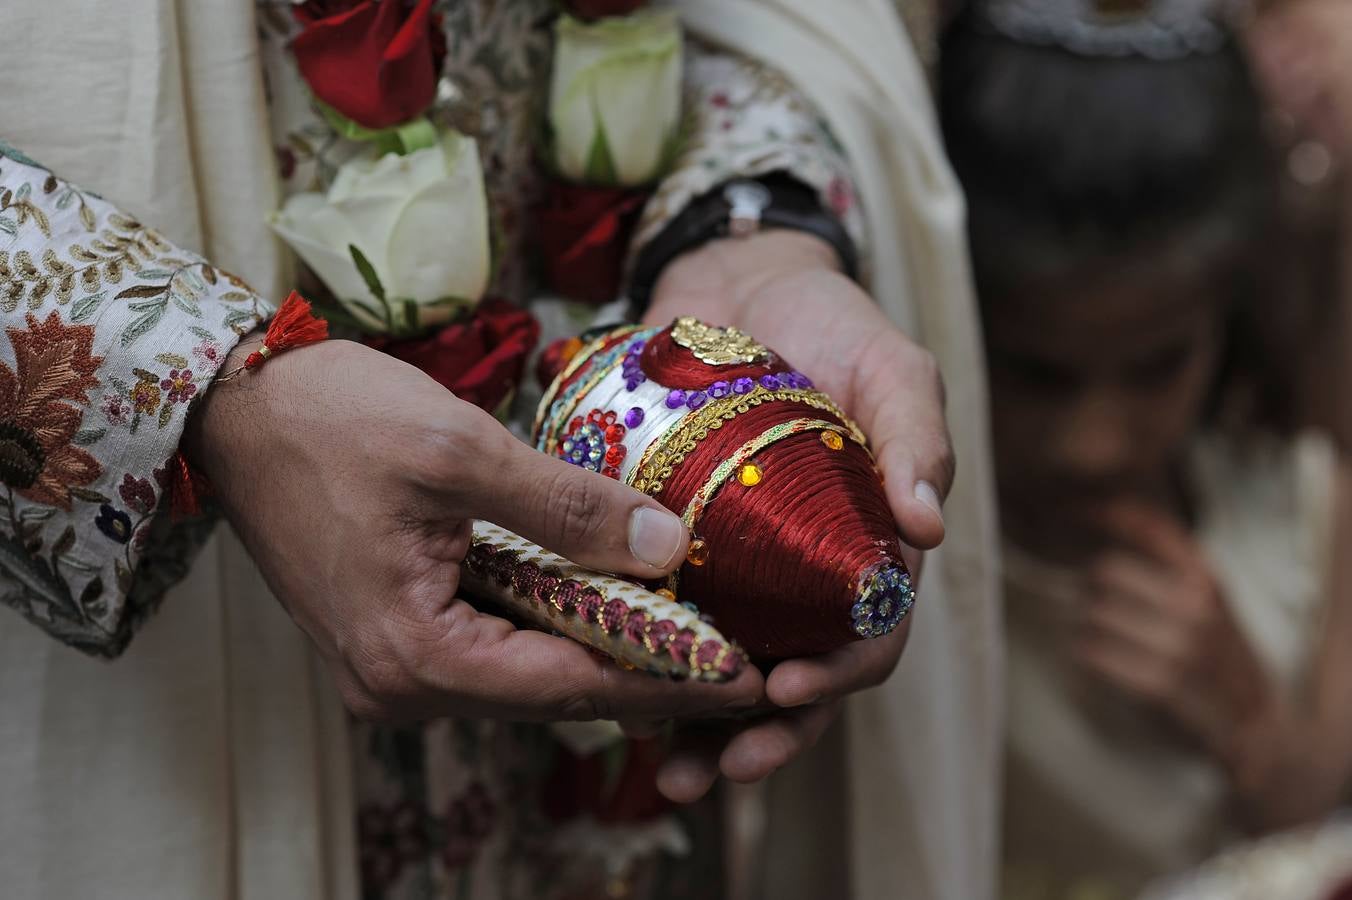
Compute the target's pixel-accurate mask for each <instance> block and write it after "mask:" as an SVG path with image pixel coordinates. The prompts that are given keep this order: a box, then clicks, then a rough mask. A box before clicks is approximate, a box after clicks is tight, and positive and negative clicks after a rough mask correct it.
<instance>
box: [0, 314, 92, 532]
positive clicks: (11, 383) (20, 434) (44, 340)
mask: <svg viewBox="0 0 1352 900" xmlns="http://www.w3.org/2000/svg"><path fill="white" fill-rule="evenodd" d="M27 322H28V329H27V330H24V329H20V328H10V329H7V332H8V334H9V339H10V343H11V344H12V345H13V347H14V355H15V357H16V368H17V373H16V371H15V370H14V369H11V368H10V367H9V366H7V365H5V364H4V363H0V481H3V482H4V484H5V485H6V486H7V487H8V488H9V489H10V490H12V491H14V492H17V493H18V494H19V496H21V497H24V498H26V499H28V500H31V501H33V502H35V503H43V504H47V505H49V506H56V507H60V508H61V509H66V510H68V509H70V508H71V501H70V494H71V489H72V488H75V487H81V486H83V485H87V484H89V483H90V482H92V481H93V480H94V479H95V478H97V477H98V476H99V474H100V472H101V471H102V469H101V467H100V466H99V464H98V462H97V461H96V460H95V459H94V457H92V456H90V455H89V453H87V452H85V451H84V450H81V449H79V448H78V447H76V446H74V445H73V444H72V443H71V440H72V438H74V437H75V433H76V431H78V430H79V428H80V420H81V419H82V418H83V415H84V414H83V413H82V412H81V411H80V410H79V409H77V408H75V407H74V406H71V405H70V404H69V403H65V402H62V401H75V402H77V403H80V404H82V405H88V403H89V396H88V393H87V392H88V391H89V389H90V388H94V387H98V384H99V380H98V379H97V378H96V377H95V376H94V372H95V371H96V370H97V369H98V367H99V364H100V363H102V362H103V360H102V358H100V357H96V356H92V355H91V353H90V351H91V349H92V346H93V340H94V329H93V328H90V327H88V326H85V325H76V326H70V327H67V326H65V325H63V324H62V323H61V317H60V316H59V315H57V314H56V313H55V312H53V313H52V314H51V315H50V316H48V317H47V318H46V319H45V320H43V321H41V322H40V321H39V320H38V319H37V318H36V317H35V316H33V315H32V314H31V313H30V314H29V315H28V317H27Z"/></svg>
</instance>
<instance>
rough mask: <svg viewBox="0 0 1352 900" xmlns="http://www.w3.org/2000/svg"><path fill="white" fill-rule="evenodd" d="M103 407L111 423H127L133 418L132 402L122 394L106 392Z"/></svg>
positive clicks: (105, 416)
mask: <svg viewBox="0 0 1352 900" xmlns="http://www.w3.org/2000/svg"><path fill="white" fill-rule="evenodd" d="M102 409H103V417H104V418H105V419H107V420H108V424H109V425H126V424H127V422H128V421H129V420H130V419H131V413H132V406H131V403H130V402H129V401H128V399H127V398H126V397H124V396H122V395H121V394H104V395H103V404H102Z"/></svg>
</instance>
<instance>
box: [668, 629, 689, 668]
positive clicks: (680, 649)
mask: <svg viewBox="0 0 1352 900" xmlns="http://www.w3.org/2000/svg"><path fill="white" fill-rule="evenodd" d="M694 646H695V632H694V631H692V630H690V629H689V628H682V629H681V630H680V631H678V632H676V634H674V635H672V638H671V643H670V644H668V645H667V652H668V653H670V654H671V658H672V659H674V660H676V661H677V662H679V663H688V662H690V651H691V649H693V648H694Z"/></svg>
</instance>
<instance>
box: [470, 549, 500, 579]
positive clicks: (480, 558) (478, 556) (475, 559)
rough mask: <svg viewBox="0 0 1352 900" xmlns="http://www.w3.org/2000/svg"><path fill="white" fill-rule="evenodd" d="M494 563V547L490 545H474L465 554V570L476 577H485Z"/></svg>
mask: <svg viewBox="0 0 1352 900" xmlns="http://www.w3.org/2000/svg"><path fill="white" fill-rule="evenodd" d="M492 561H493V547H492V546H491V545H490V544H474V545H472V546H471V547H470V548H469V552H468V553H466V554H465V570H466V571H467V572H470V573H472V574H474V575H483V574H484V573H485V572H487V571H488V564H489V563H491V562H492Z"/></svg>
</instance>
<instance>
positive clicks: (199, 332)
mask: <svg viewBox="0 0 1352 900" xmlns="http://www.w3.org/2000/svg"><path fill="white" fill-rule="evenodd" d="M188 331H190V332H191V333H192V334H194V335H196V336H197V337H200V338H201V339H202V340H204V341H211V342H212V343H213V344H215V343H219V342H220V339H219V338H217V337H216V335H214V334H212V333H211V332H210V331H207V330H206V329H205V328H203V327H202V326H200V325H193V326H191V327H190V328H189V329H188Z"/></svg>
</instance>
